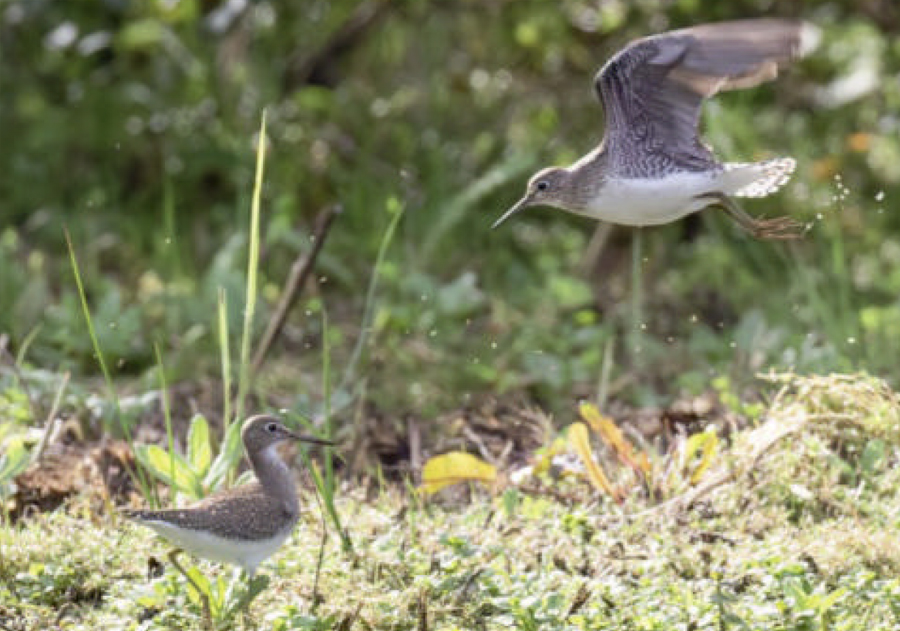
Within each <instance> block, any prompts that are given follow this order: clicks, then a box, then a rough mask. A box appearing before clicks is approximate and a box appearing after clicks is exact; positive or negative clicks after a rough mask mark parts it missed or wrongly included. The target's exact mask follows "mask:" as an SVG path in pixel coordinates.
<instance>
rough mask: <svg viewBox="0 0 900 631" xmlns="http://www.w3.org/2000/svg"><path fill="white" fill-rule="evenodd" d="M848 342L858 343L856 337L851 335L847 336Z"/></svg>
mask: <svg viewBox="0 0 900 631" xmlns="http://www.w3.org/2000/svg"><path fill="white" fill-rule="evenodd" d="M847 344H856V338H855V337H853V336H851V337H848V338H847Z"/></svg>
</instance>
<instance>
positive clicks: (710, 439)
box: [684, 429, 719, 484]
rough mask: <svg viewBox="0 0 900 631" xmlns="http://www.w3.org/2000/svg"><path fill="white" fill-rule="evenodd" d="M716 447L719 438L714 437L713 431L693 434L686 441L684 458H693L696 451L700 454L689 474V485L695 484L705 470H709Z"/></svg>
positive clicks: (708, 430)
mask: <svg viewBox="0 0 900 631" xmlns="http://www.w3.org/2000/svg"><path fill="white" fill-rule="evenodd" d="M718 446H719V437H718V436H717V435H716V432H715V430H714V429H707V430H706V431H704V432H700V433H698V434H694V435H693V436H691V437H690V438H688V439H687V443H686V444H685V448H684V455H685V458H686V459H690V458H693V457H694V455H695V454H696V453H697V452H698V451H699V452H700V461H699V462H698V463H697V464H696V465H695V466H694V470H693V471H692V472H691V484H697V482H699V481H700V478H701V477H703V474H704V473H705V472H706V470H707V469H709V466H710V465H711V464H712V461H713V458H714V457H715V455H716V449H717V448H718Z"/></svg>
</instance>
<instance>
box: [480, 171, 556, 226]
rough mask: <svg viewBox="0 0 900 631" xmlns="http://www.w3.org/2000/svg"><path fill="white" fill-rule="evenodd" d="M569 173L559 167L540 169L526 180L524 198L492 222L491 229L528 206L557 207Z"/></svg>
mask: <svg viewBox="0 0 900 631" xmlns="http://www.w3.org/2000/svg"><path fill="white" fill-rule="evenodd" d="M569 176H570V172H569V170H568V169H565V168H561V167H550V168H547V169H542V170H540V171H538V172H537V173H535V174H534V175H533V176H531V179H530V180H528V188H527V189H526V191H525V196H524V197H523V198H522V199H520V200H519V201H518V202H516V203H515V205H514V206H513V207H512V208H510V209H509V210H507V211H506V212H505V213H503V215H502V216H501V217H500V219H498V220H497V221H495V222H494V225H493V226H492V227H493V228H496V227H497V226H499V225H500V224H501V223H503V222H504V221H506V220H507V219H509V218H510V217H512V216H513V215H514V214H516V213H517V212H519V211H520V210H522V209H523V208H528V207H530V206H542V205H543V206H558V205H559V204H560V201H561V200H562V198H563V194H564V193H563V190H564V187H565V185H566V183H567V182H568V181H569Z"/></svg>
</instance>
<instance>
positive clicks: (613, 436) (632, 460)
mask: <svg viewBox="0 0 900 631" xmlns="http://www.w3.org/2000/svg"><path fill="white" fill-rule="evenodd" d="M578 411H579V412H580V413H581V418H583V419H584V420H586V421H587V422H588V423H589V424H590V426H591V428H592V429H593V430H594V431H595V432H597V433H598V434H600V438H602V439H603V441H604V442H605V443H606V444H607V445H609V446H610V448H612V450H613V452H614V453H615V454H616V457H617V458H618V459H619V460H621V461H622V462H623V463H625V464H626V465H628V466H629V467H631V468H632V469H634V470H636V471H640V472H641V473H643V474H644V475H646V474H647V473H649V471H650V461H649V460H648V459H647V455H646V454H644V453H643V452H642V453H640V455H639V456H635V454H634V450H633V449H632V447H631V443H630V442H628V440H627V439H626V438H625V435H624V434H623V433H622V430H620V429H619V428H618V426H617V425H616V423H615V421H613V420H612V419H611V418H609V417H608V416H604V415H602V414H601V413H600V410H598V409H597V407H596V406H594V405H592V404H590V403H582V404H581V405H580V406H579V407H578Z"/></svg>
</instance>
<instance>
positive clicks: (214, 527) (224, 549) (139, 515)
mask: <svg viewBox="0 0 900 631" xmlns="http://www.w3.org/2000/svg"><path fill="white" fill-rule="evenodd" d="M241 438H242V440H243V442H244V449H245V451H246V452H247V458H248V459H249V460H250V465H251V466H252V467H253V472H254V473H255V474H256V482H251V483H249V484H245V485H242V486H239V487H236V488H233V489H228V490H225V491H222V492H219V493H216V494H214V495H211V496H209V497H207V498H206V499H204V500H202V501H200V502H198V503H197V504H194V505H193V506H189V507H186V508H176V509H168V510H125V511H123V512H124V514H125V516H126V517H128V518H129V519H133V520H135V521H137V522H140V523H141V524H143V525H145V526H147V527H149V528H152V529H153V530H155V531H156V532H157V534H159V535H161V536H162V537H163V538H165V539H167V540H169V541H170V542H171V543H173V544H174V545H175V546H177V547H178V548H181V549H182V550H185V551H186V552H190V553H191V554H193V555H196V556H198V557H202V558H205V559H210V560H212V561H220V562H223V563H230V564H233V565H238V566H240V567H241V568H243V569H244V570H245V571H246V572H247V574H249V575H250V576H253V575H254V574H255V572H256V568H257V567H258V566H259V564H260V563H262V562H263V561H264V560H265V559H267V558H269V557H270V556H272V554H274V553H275V551H276V550H277V549H278V548H279V547H280V546H281V544H282V543H284V540H285V539H287V537H288V536H289V535H290V534H291V531H292V530H293V529H294V526H295V525H296V523H297V520H298V519H299V517H300V503H299V501H298V499H297V489H296V487H295V486H294V480H293V477H292V476H291V472H290V470H289V469H288V467H287V465H286V464H285V463H284V462H283V461H282V460H281V458H280V457H279V456H278V453H277V452H276V451H275V446H276V445H277V444H278V443H280V442H282V441H284V440H288V439H294V440H299V441H303V442H307V443H314V444H317V445H331V444H333V443H332V442H330V441H327V440H322V439H319V438H314V437H311V436H303V435H300V434H295V433H294V432H292V431H290V430H289V429H288V428H287V427H285V426H284V425H283V424H282V423H281V421H280V420H279V419H278V418H277V417H275V416H271V415H268V414H261V415H258V416H253V417H251V418H249V419H247V421H246V422H245V423H244V426H243V427H242V428H241ZM170 558H172V560H173V562H174V563H175V564H176V566H177V561H175V559H174V556H172V555H170ZM179 569H180V566H179ZM183 573H184V572H183ZM185 575H186V576H187V574H185Z"/></svg>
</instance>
